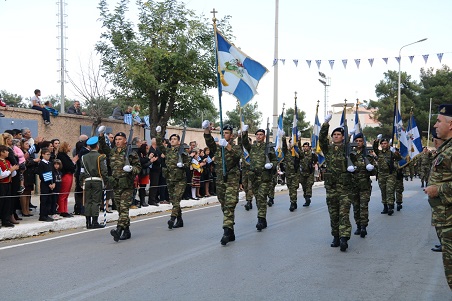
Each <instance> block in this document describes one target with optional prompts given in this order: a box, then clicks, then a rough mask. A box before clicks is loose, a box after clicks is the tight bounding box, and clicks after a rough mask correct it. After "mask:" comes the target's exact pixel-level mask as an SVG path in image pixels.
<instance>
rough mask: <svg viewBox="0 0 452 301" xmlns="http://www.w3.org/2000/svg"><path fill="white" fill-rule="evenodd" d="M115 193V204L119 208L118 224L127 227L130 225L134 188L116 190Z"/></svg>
mask: <svg viewBox="0 0 452 301" xmlns="http://www.w3.org/2000/svg"><path fill="white" fill-rule="evenodd" d="M114 194H115V200H114V202H115V206H116V209H117V210H118V214H119V218H118V223H117V225H118V226H120V227H122V228H125V227H128V226H130V217H129V208H130V205H131V204H132V196H133V189H130V188H127V189H121V188H117V189H115V190H114Z"/></svg>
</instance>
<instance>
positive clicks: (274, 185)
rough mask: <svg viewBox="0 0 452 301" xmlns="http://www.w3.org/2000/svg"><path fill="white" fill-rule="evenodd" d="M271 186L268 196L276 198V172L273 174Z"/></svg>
mask: <svg viewBox="0 0 452 301" xmlns="http://www.w3.org/2000/svg"><path fill="white" fill-rule="evenodd" d="M270 184H271V186H270V188H269V190H268V197H269V198H272V199H274V198H275V187H276V184H278V175H277V174H275V175H273V176H272V181H271V183H270Z"/></svg>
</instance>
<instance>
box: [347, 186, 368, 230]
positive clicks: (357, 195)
mask: <svg viewBox="0 0 452 301" xmlns="http://www.w3.org/2000/svg"><path fill="white" fill-rule="evenodd" d="M369 186H370V187H369V188H360V187H355V188H353V190H352V193H351V198H352V204H353V218H354V219H355V223H356V224H357V225H360V226H366V227H367V225H369V202H370V195H371V192H372V186H371V185H370V182H369Z"/></svg>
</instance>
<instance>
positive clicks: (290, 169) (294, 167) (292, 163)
mask: <svg viewBox="0 0 452 301" xmlns="http://www.w3.org/2000/svg"><path fill="white" fill-rule="evenodd" d="M295 143H297V142H295ZM282 149H283V152H284V162H285V164H286V181H287V187H288V188H289V198H290V207H289V211H290V212H293V211H294V210H295V209H297V189H298V187H299V186H300V149H299V148H297V147H296V146H295V145H294V144H293V143H292V139H289V147H288V146H287V142H286V137H285V136H283V137H282Z"/></svg>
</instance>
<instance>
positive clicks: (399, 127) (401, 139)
mask: <svg viewBox="0 0 452 301" xmlns="http://www.w3.org/2000/svg"><path fill="white" fill-rule="evenodd" d="M392 142H393V145H395V146H396V147H398V148H399V152H400V155H401V156H402V160H400V161H399V166H404V165H405V164H406V163H407V161H406V157H407V156H408V143H407V138H406V132H405V129H404V128H403V122H402V116H401V115H400V112H399V109H398V108H397V104H395V105H394V125H393V127H392Z"/></svg>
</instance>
